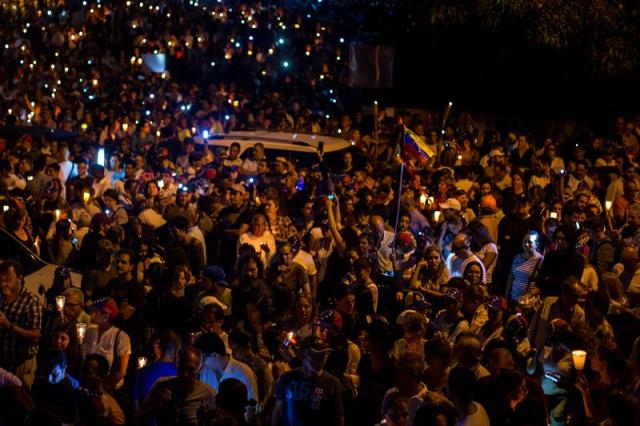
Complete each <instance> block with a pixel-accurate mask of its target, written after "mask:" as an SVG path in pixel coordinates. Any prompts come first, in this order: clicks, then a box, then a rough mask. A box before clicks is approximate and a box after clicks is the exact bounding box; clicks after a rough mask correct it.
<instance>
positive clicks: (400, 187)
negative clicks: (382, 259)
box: [393, 126, 407, 251]
mask: <svg viewBox="0 0 640 426" xmlns="http://www.w3.org/2000/svg"><path fill="white" fill-rule="evenodd" d="M406 129H407V128H406V126H403V131H402V147H404V138H405V135H406V133H407V132H406ZM403 149H404V148H403ZM400 158H401V159H402V162H401V163H400V184H399V185H398V208H397V211H396V224H395V226H394V227H393V233H394V234H395V235H396V236H397V234H398V223H400V207H401V205H402V202H401V201H402V183H403V182H402V180H403V178H404V158H402V155H401V156H400ZM395 249H396V238H394V239H393V250H394V251H395Z"/></svg>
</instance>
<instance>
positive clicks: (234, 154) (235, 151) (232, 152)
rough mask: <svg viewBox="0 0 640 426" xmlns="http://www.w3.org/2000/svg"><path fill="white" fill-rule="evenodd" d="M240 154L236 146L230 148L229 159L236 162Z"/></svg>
mask: <svg viewBox="0 0 640 426" xmlns="http://www.w3.org/2000/svg"><path fill="white" fill-rule="evenodd" d="M239 153H240V148H238V147H237V146H236V145H232V146H231V147H230V148H229V159H231V160H235V159H236V158H238V154H239Z"/></svg>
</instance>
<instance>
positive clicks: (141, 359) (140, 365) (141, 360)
mask: <svg viewBox="0 0 640 426" xmlns="http://www.w3.org/2000/svg"><path fill="white" fill-rule="evenodd" d="M145 365H147V357H146V356H139V357H138V368H144V366H145Z"/></svg>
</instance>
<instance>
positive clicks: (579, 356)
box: [571, 351, 587, 370]
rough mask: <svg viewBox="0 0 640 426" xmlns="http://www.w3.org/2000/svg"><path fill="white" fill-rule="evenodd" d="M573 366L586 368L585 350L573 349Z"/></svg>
mask: <svg viewBox="0 0 640 426" xmlns="http://www.w3.org/2000/svg"><path fill="white" fill-rule="evenodd" d="M571 355H573V366H574V367H575V368H576V370H584V363H585V362H586V361H587V353H586V352H585V351H573V352H571Z"/></svg>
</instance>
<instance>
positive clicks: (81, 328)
mask: <svg viewBox="0 0 640 426" xmlns="http://www.w3.org/2000/svg"><path fill="white" fill-rule="evenodd" d="M86 332H87V324H86V323H84V322H79V323H76V334H77V335H78V342H80V344H82V341H83V340H84V335H85V333H86Z"/></svg>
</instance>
